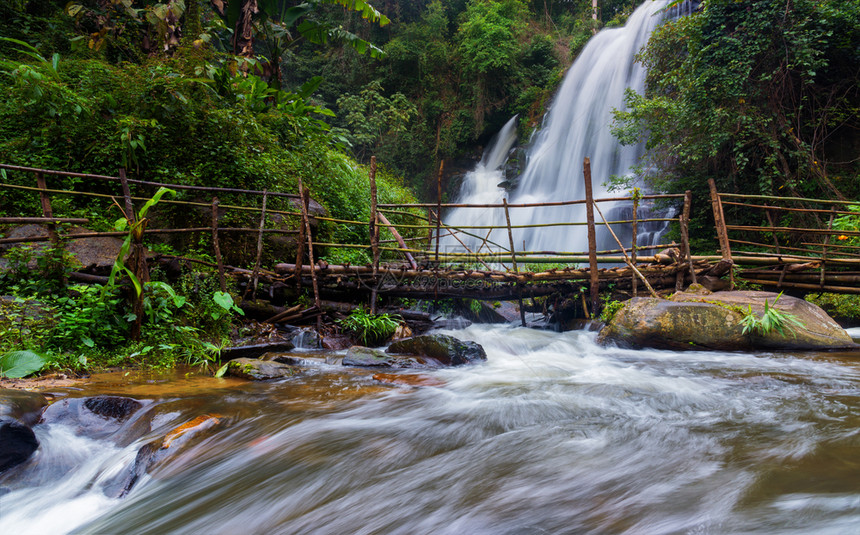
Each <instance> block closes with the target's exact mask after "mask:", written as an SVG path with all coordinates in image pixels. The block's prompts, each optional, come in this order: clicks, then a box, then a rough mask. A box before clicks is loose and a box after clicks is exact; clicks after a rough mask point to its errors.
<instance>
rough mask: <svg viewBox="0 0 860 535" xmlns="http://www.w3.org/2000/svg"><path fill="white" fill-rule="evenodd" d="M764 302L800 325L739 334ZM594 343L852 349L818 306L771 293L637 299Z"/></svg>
mask: <svg viewBox="0 0 860 535" xmlns="http://www.w3.org/2000/svg"><path fill="white" fill-rule="evenodd" d="M765 303H767V305H768V306H769V307H772V308H776V309H777V310H779V311H780V312H783V313H788V314H791V315H793V316H794V317H795V318H796V319H797V320H798V321H799V322H800V323H801V324H802V325H803V326H802V327H799V326H791V325H788V326H786V327H785V328H783V332H782V333H780V332H779V331H778V330H775V329H774V330H771V331H770V332H767V333H756V332H748V333H744V332H743V330H744V326H743V324H742V320H743V318H744V317H745V316H746V315H747V314H748V311H749V310H752V313H753V314H755V315H756V317H757V318H761V317H762V315H763V314H764V309H765ZM598 341H599V342H601V343H608V342H613V343H617V344H620V345H624V346H629V347H637V348H638V347H651V348H658V349H717V350H725V351H742V350H752V349H775V350H781V349H785V350H789V349H803V350H812V349H840V348H856V347H858V346H857V345H856V344H854V342H853V341H852V340H851V337H850V336H848V333H846V332H845V330H844V329H842V327H840V326H839V325H838V324H837V323H836V322H835V321H833V319H831V318H830V317H829V316H828V315H827V314H826V313H825V312H824V311H823V310H821V309H820V308H819V307H817V306H815V305H813V304H811V303H808V302H806V301H803V300H802V299H797V298H794V297H790V296H785V295H783V296H780V295H779V294H775V293H771V292H752V291H735V292H718V293H714V294H709V295H707V294H705V295H703V294H702V292H689V293H688V292H684V293H677V294H675V295H674V296H672V298H671V299H669V300H665V299H656V298H651V297H637V298H633V299H631V300H630V301H628V302H627V303H626V304H625V305H624V307H623V308H622V309H621V310H619V311H618V312H617V313H616V314H615V317H613V318H612V320H610V322H609V323H608V325H606V327H604V328H603V330H601V332H600V334H599V336H598Z"/></svg>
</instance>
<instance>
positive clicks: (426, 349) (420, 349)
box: [386, 334, 487, 366]
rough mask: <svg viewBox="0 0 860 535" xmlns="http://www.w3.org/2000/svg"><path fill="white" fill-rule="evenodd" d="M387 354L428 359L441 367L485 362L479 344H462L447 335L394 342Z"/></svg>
mask: <svg viewBox="0 0 860 535" xmlns="http://www.w3.org/2000/svg"><path fill="white" fill-rule="evenodd" d="M386 352H387V353H394V354H401V355H417V356H420V357H425V358H430V359H433V360H435V361H437V362H439V363H441V364H442V365H443V366H460V365H462V364H472V363H475V362H478V361H482V360H487V353H486V352H485V351H484V348H483V347H481V345H480V344H477V343H475V342H464V341H462V340H458V339H457V338H454V337H453V336H449V335H447V334H427V335H424V336H416V337H414V338H408V339H406V340H400V341H398V342H394V343H393V344H391V345H390V346H388V349H387V350H386Z"/></svg>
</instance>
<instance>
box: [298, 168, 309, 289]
mask: <svg viewBox="0 0 860 535" xmlns="http://www.w3.org/2000/svg"><path fill="white" fill-rule="evenodd" d="M303 190H304V186H302V179H301V177H299V196H300V197H299V211H300V212H301V216H302V218H301V221H300V222H299V239H298V240H297V241H296V271H295V277H296V288H301V285H302V279H301V274H302V261H303V260H304V257H305V240H306V238H305V218H306V217H307V215H306V214H305V203H304V200H302V199H304V193H303Z"/></svg>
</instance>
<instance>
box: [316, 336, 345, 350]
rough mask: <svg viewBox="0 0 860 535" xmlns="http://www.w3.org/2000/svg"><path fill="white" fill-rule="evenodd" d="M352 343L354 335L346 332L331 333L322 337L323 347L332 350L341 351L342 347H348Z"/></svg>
mask: <svg viewBox="0 0 860 535" xmlns="http://www.w3.org/2000/svg"><path fill="white" fill-rule="evenodd" d="M351 345H352V337H350V336H348V335H346V334H329V335H326V336H325V337H323V339H322V347H323V349H330V350H332V351H340V350H341V349H347V348H349V347H350V346H351Z"/></svg>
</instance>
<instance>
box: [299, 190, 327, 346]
mask: <svg viewBox="0 0 860 535" xmlns="http://www.w3.org/2000/svg"><path fill="white" fill-rule="evenodd" d="M310 204H311V192H310V191H308V190H307V189H304V190H303V191H302V219H304V224H305V234H306V235H307V240H308V264H310V267H311V282H312V283H313V288H314V305H315V306H316V307H317V310H318V311H321V310H322V306H321V305H320V289H319V286H318V285H317V269H316V264H315V263H314V237H313V234H312V233H311V221H310V217H309V216H308V212H309V207H310ZM321 328H322V318H321V317H320V316H317V330H320V329H321Z"/></svg>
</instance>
